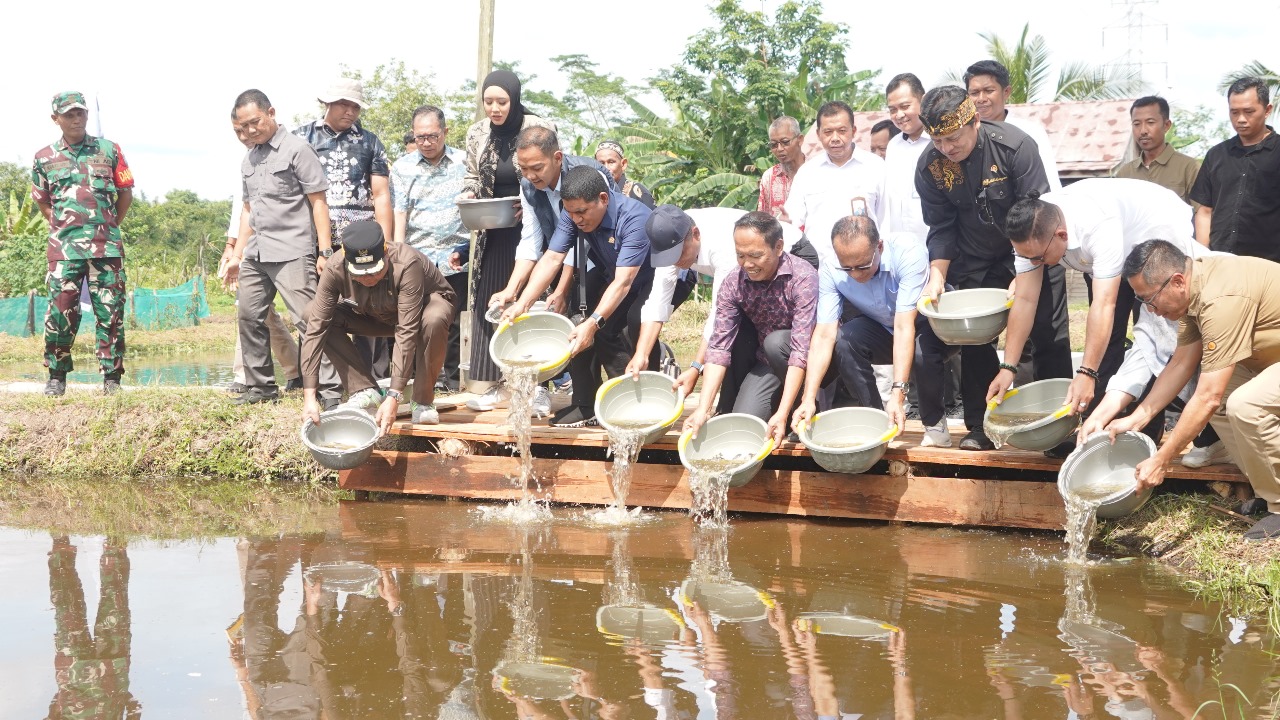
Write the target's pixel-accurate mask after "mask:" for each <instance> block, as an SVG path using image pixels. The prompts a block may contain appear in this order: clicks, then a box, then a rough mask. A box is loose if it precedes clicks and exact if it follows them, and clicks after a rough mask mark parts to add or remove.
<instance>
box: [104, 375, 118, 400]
mask: <svg viewBox="0 0 1280 720" xmlns="http://www.w3.org/2000/svg"><path fill="white" fill-rule="evenodd" d="M118 392H120V378H119V377H118V376H116V375H107V376H106V377H104V378H102V394H103V395H115V394H116V393H118Z"/></svg>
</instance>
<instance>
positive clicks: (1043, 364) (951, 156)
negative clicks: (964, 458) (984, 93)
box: [915, 85, 1071, 450]
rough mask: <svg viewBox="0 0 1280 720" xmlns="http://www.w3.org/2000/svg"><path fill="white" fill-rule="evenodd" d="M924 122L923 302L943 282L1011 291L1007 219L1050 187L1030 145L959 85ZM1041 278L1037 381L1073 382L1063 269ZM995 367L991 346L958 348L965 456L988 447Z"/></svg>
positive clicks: (919, 180)
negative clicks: (983, 114)
mask: <svg viewBox="0 0 1280 720" xmlns="http://www.w3.org/2000/svg"><path fill="white" fill-rule="evenodd" d="M920 119H921V120H922V121H923V122H924V127H925V131H926V132H928V133H929V137H930V138H931V140H932V143H933V147H932V148H930V149H928V150H926V151H925V152H924V154H922V155H921V156H920V162H919V165H917V167H916V181H915V182H916V190H917V191H918V192H919V193H920V209H921V211H922V212H923V214H924V221H925V223H926V224H927V225H928V226H929V235H928V239H927V241H926V242H927V244H928V247H929V265H930V270H929V281H928V283H926V285H925V289H924V296H925V297H927V298H931V299H933V300H936V299H937V298H938V297H939V296H940V295H942V293H943V291H944V288H945V287H946V286H948V285H949V286H951V287H953V288H956V289H960V290H967V289H970V288H1006V287H1008V286H1009V285H1010V283H1012V281H1013V278H1014V269H1013V254H1012V253H1010V252H1009V240H1008V238H1007V237H1006V236H1005V234H1004V222H1005V216H1006V214H1008V212H1009V209H1010V208H1012V207H1013V204H1014V203H1016V202H1017V201H1018V200H1021V199H1022V198H1025V197H1028V196H1030V195H1031V193H1032V192H1037V193H1047V192H1048V191H1049V181H1048V179H1047V177H1046V176H1045V167H1044V164H1043V163H1042V162H1041V160H1040V154H1039V151H1038V150H1037V148H1036V144H1035V142H1034V141H1032V140H1031V139H1030V138H1029V137H1028V136H1027V134H1026V133H1024V132H1022V131H1021V130H1019V129H1017V128H1015V127H1013V126H1011V125H1007V124H1005V123H1001V122H988V121H986V120H981V119H980V118H979V117H978V111H977V108H976V107H975V106H974V102H973V100H972V99H971V98H970V97H969V95H968V93H967V92H965V90H964V88H961V87H957V86H955V85H944V86H942V87H937V88H934V89H932V90H930V91H929V92H928V93H926V94H925V96H924V100H923V101H922V102H921V110H920ZM1046 274H1047V276H1048V282H1045V283H1043V284H1042V287H1041V297H1040V301H1039V303H1038V304H1037V307H1036V313H1035V315H1036V317H1035V325H1034V326H1033V329H1032V332H1031V341H1032V343H1033V344H1034V351H1033V357H1034V359H1035V375H1036V377H1037V378H1050V377H1064V378H1065V377H1070V376H1071V339H1070V337H1069V335H1068V332H1067V298H1066V282H1065V273H1064V271H1063V269H1062V268H1059V267H1054V268H1050V270H1049V271H1047V273H1046ZM999 365H1000V359H999V357H998V356H997V355H996V350H995V346H994V345H993V344H991V345H966V346H964V347H963V348H962V349H961V355H960V394H961V397H962V399H963V401H964V421H965V425H966V426H967V427H968V428H969V433H968V434H967V435H965V437H964V439H963V440H961V441H960V449H961V450H990V449H992V448H993V447H994V445H993V444H992V443H991V440H990V439H989V438H987V436H986V433H985V432H983V428H982V423H983V415H984V413H985V412H986V406H987V403H986V392H987V387H988V385H990V383H991V379H992V378H994V377H995V375H996V373H997V372H998V371H999V369H1000V368H999Z"/></svg>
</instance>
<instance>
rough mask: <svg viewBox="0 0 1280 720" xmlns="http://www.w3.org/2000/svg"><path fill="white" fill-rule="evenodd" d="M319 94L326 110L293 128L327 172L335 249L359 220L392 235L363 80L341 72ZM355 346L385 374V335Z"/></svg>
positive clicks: (383, 168) (385, 180) (386, 180)
mask: <svg viewBox="0 0 1280 720" xmlns="http://www.w3.org/2000/svg"><path fill="white" fill-rule="evenodd" d="M316 100H318V101H319V102H320V103H321V105H323V106H324V116H323V117H321V118H320V119H318V120H315V121H314V122H309V123H306V124H304V125H303V126H301V127H299V128H298V129H297V130H294V131H293V132H294V134H295V135H297V136H298V137H300V138H302V139H303V140H306V141H307V144H308V145H310V146H311V147H312V148H313V149H314V150H315V151H316V155H318V156H320V162H321V164H323V165H324V170H325V175H326V176H327V177H328V178H329V190H328V191H327V192H326V193H325V201H326V202H327V203H328V205H329V222H330V227H331V229H332V236H333V249H334V250H335V251H336V250H338V249H339V248H341V247H342V240H343V238H344V236H345V235H346V229H347V227H348V226H349V225H350V224H351V223H353V222H360V221H361V220H373V221H374V222H376V223H378V225H380V226H382V232H383V235H384V236H385V237H388V238H390V237H394V236H395V216H394V214H393V213H392V210H391V182H390V175H391V163H390V161H388V160H387V151H386V148H385V147H383V145H382V141H381V140H379V139H378V136H377V135H376V134H374V133H373V132H370V131H369V130H366V129H365V128H364V126H362V125H361V124H360V113H361V112H362V111H364V110H367V109H369V104H368V103H367V102H365V99H364V85H363V84H361V82H360V81H359V80H354V79H352V78H337V79H336V80H334V81H333V82H331V83H329V87H328V88H326V89H325V91H324V92H323V93H321V94H320V96H319V97H317V98H316ZM356 346H357V347H359V348H360V352H361V354H362V355H364V356H365V357H366V358H367V359H368V360H369V362H370V363H371V365H372V366H373V374H374V377H376V378H378V379H379V380H382V379H383V378H386V377H387V371H388V367H387V366H388V364H389V363H390V361H391V358H390V348H389V347H388V342H387V340H386V339H384V338H363V337H360V338H357V339H356Z"/></svg>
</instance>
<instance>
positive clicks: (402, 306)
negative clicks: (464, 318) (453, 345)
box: [301, 220, 454, 433]
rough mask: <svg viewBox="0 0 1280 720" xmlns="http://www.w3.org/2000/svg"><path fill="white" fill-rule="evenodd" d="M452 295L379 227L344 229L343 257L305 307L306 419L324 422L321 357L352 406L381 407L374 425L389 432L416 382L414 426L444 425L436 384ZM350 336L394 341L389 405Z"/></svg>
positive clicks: (424, 263) (431, 268) (365, 224)
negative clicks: (318, 390)
mask: <svg viewBox="0 0 1280 720" xmlns="http://www.w3.org/2000/svg"><path fill="white" fill-rule="evenodd" d="M453 297H454V296H453V288H452V287H450V286H449V282H448V281H447V280H445V279H444V276H443V275H441V274H440V271H439V270H438V269H436V267H435V265H434V264H432V263H431V262H430V261H429V260H427V258H426V256H425V255H423V254H422V253H420V252H418V251H417V250H414V249H413V248H412V247H411V246H409V245H406V244H404V243H391V244H388V243H387V242H386V238H384V237H383V234H382V228H381V227H379V226H378V224H377V223H376V222H373V221H370V220H362V221H359V222H354V223H351V224H350V225H348V226H347V229H346V233H345V235H344V238H343V243H342V250H341V251H339V253H338V254H337V255H335V256H334V261H333V262H331V263H329V264H328V265H327V266H325V270H324V274H323V275H321V276H320V284H319V287H317V288H316V297H315V299H314V300H312V301H311V304H310V305H308V306H307V313H306V315H307V317H306V328H307V329H306V332H305V333H304V335H303V337H302V356H301V365H302V388H303V394H304V399H303V405H302V418H303V420H307V419H310V420H311V421H312V422H314V423H319V422H320V405H319V403H318V402H317V401H316V386H317V385H318V384H319V375H320V357H321V353H322V352H323V353H324V354H325V355H326V356H327V357H328V358H329V360H330V362H332V363H333V367H334V369H335V370H336V371H337V372H338V375H339V376H340V377H341V378H342V384H343V385H344V386H346V387H347V389H348V390H350V391H351V399H350V400H348V403H349V404H351V405H354V406H356V407H369V406H371V405H372V404H373V403H374V402H377V401H378V400H381V404H380V405H379V407H378V410H377V413H376V414H375V416H374V419H375V421H376V422H377V423H378V425H379V427H381V429H382V432H384V433H385V432H387V431H388V430H390V429H391V423H392V422H394V421H395V418H396V413H397V411H398V410H399V408H400V402H401V401H402V400H403V399H404V388H405V386H406V385H408V384H409V381H410V380H414V381H415V382H414V383H413V422H414V423H422V424H427V425H434V424H437V423H439V422H440V414H439V413H438V412H436V409H435V405H434V402H435V379H436V377H437V376H438V375H439V374H440V368H442V367H444V356H445V351H446V350H447V349H448V341H449V323H450V320H451V318H452V316H453ZM348 333H351V334H355V335H360V336H364V337H395V339H396V340H395V347H394V350H393V351H392V355H391V387H390V389H389V390H387V393H386V397H385V399H382V394H381V392H380V391H379V390H378V385H377V382H376V381H375V380H374V379H373V375H372V368H370V367H369V366H368V363H367V362H366V361H364V360H363V359H362V358H361V355H360V353H359V351H357V350H356V346H355V343H353V342H352V341H351V338H350V337H348Z"/></svg>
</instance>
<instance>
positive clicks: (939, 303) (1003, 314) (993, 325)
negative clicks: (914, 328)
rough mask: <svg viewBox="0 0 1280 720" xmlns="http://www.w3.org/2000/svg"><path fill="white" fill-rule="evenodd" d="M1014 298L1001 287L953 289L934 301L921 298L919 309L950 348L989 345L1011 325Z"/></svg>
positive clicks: (917, 307) (939, 337)
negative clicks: (1010, 311) (1010, 315)
mask: <svg viewBox="0 0 1280 720" xmlns="http://www.w3.org/2000/svg"><path fill="white" fill-rule="evenodd" d="M1011 307H1013V298H1010V297H1009V293H1008V291H1006V290H1004V289H1002V288H971V289H969V290H952V291H950V292H945V293H943V294H942V297H939V298H938V299H937V300H934V301H931V300H930V299H929V298H927V297H922V298H920V301H919V302H918V303H917V304H916V309H917V310H919V311H920V314H921V315H924V316H925V317H926V318H928V320H929V326H930V327H932V328H933V334H934V335H937V336H938V339H939V340H941V341H942V342H944V343H946V344H948V345H986V344H987V343H989V342H991V341H993V340H995V339H996V338H998V337H1000V333H1002V332H1004V328H1005V325H1007V324H1008V323H1009V308H1011Z"/></svg>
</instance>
